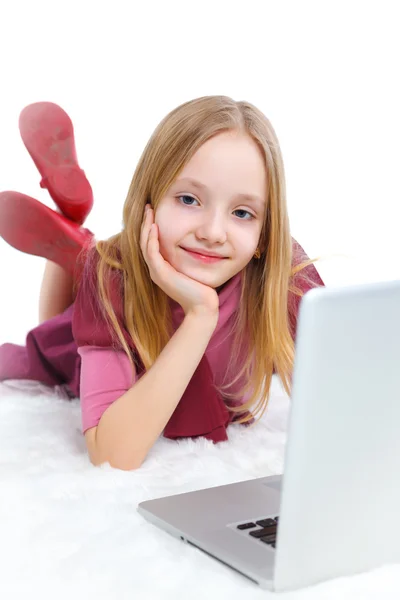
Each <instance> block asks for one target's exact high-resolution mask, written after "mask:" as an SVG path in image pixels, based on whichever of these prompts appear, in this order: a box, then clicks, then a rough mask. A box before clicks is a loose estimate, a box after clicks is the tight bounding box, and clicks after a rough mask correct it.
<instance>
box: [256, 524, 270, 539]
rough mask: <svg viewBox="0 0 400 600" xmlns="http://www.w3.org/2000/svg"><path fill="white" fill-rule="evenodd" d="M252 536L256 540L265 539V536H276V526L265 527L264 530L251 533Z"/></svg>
mask: <svg viewBox="0 0 400 600" xmlns="http://www.w3.org/2000/svg"><path fill="white" fill-rule="evenodd" d="M249 533H250V535H252V536H253V537H255V538H260V537H264V536H265V535H276V524H275V525H274V526H273V527H263V528H262V529H255V530H254V531H249Z"/></svg>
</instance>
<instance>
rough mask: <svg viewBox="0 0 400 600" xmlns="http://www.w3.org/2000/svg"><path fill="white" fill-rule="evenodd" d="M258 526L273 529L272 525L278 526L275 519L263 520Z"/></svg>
mask: <svg viewBox="0 0 400 600" xmlns="http://www.w3.org/2000/svg"><path fill="white" fill-rule="evenodd" d="M256 523H257V525H260V527H271V525H276V521H275V520H274V519H261V521H256Z"/></svg>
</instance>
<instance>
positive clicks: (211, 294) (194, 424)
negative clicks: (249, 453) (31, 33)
mask: <svg viewBox="0 0 400 600" xmlns="http://www.w3.org/2000/svg"><path fill="white" fill-rule="evenodd" d="M52 106H53V107H54V106H55V105H52ZM28 108H29V107H28ZM25 110H26V109H25ZM59 111H60V112H59V120H60V121H61V120H62V119H64V125H65V122H66V119H68V117H67V116H66V115H65V113H63V111H61V109H59ZM44 112H46V111H44ZM56 120H57V119H55V120H54V122H56ZM65 127H67V129H68V127H69V129H68V135H69V138H68V139H69V142H68V144H69V150H68V152H67V153H65V152H64V154H66V155H68V156H71V155H72V156H73V161H72V162H73V168H74V169H76V173H79V176H78V175H76V178H77V179H79V178H80V177H84V176H83V173H82V172H81V171H80V170H79V167H78V165H77V160H76V154H75V147H74V143H73V133H72V125H71V124H70V123H69V124H68V123H67V124H66V125H65ZM46 128H47V129H46ZM49 128H50V129H51V126H49V125H48V123H47V122H46V123H45V122H44V121H43V119H42V121H41V122H40V123H39V124H37V127H36V131H42V132H43V131H44V129H46V132H47V133H46V139H49V138H50V137H51V135H50V133H49V131H48V130H49ZM59 130H60V127H58V129H57V131H59ZM38 135H39V134H38ZM43 135H44V134H43ZM52 135H53V137H54V136H56V134H55V133H54V131H53V133H52ZM64 137H65V136H64ZM23 139H24V136H23ZM24 141H25V139H24ZM64 141H65V140H64ZM54 147H55V145H54V144H53V145H52V148H53V150H54ZM28 149H29V148H28ZM31 154H32V152H31ZM33 154H34V151H33ZM43 154H44V150H42V155H43ZM56 154H57V152H56ZM61 155H62V153H61V154H60V153H58V155H57V157H56V158H54V156H53V158H52V159H50V158H49V157H47V160H45V159H43V158H42V160H41V161H39V160H38V159H37V158H36V161H35V162H36V164H41V165H42V171H41V172H42V175H43V171H46V169H47V170H49V169H56V170H57V169H60V168H64V167H62V164H61V163H62V161H63V159H62V158H60V156H61ZM34 160H35V158H34ZM43 165H44V166H43ZM60 165H61V166H60ZM58 179H59V181H64V182H65V179H63V178H62V177H59V178H58ZM60 185H61V184H60ZM63 185H65V183H64V184H63ZM83 189H85V188H84V187H83ZM13 194H14V195H13ZM70 195H71V194H70ZM61 196H62V195H60V194H58V189H57V186H55V187H53V193H52V197H53V199H54V200H55V202H56V204H57V205H58V207H59V208H60V210H61V212H63V213H64V215H66V214H67V215H68V217H69V218H68V219H67V218H66V217H65V216H63V215H61V214H58V213H55V212H54V211H51V210H50V209H49V208H47V207H44V206H43V205H41V204H40V203H38V202H36V201H35V200H33V199H31V198H28V197H26V196H22V195H21V194H16V193H11V192H7V193H3V195H2V196H1V197H0V222H3V226H2V228H1V229H0V234H1V235H2V236H3V237H4V239H6V240H7V241H8V242H9V243H10V244H12V245H13V246H14V247H16V248H18V249H19V250H22V251H25V252H29V253H32V254H39V255H41V256H44V257H45V258H47V259H50V260H51V261H53V262H52V263H49V264H48V270H47V272H46V273H45V281H44V283H43V286H45V287H46V290H47V293H48V294H50V296H51V297H53V296H52V292H51V291H50V290H53V292H54V290H55V289H56V288H59V287H60V285H61V287H62V285H63V284H64V285H65V281H68V282H70V283H69V288H68V285H67V291H68V294H67V295H66V298H67V300H66V305H65V306H64V307H63V308H62V309H61V310H60V308H59V307H58V309H57V311H55V310H54V311H53V312H55V313H56V315H55V316H53V315H52V310H53V308H52V306H48V307H47V308H48V311H49V316H51V317H52V318H49V319H47V320H43V322H42V323H41V324H40V325H39V326H38V327H36V328H35V329H33V330H32V331H31V332H29V334H28V336H27V343H26V346H24V347H22V346H16V345H14V344H4V345H3V346H1V347H0V380H5V379H11V378H14V379H15V378H25V379H36V380H39V381H42V382H43V383H46V384H48V385H62V386H63V387H64V388H65V390H66V391H67V392H68V394H69V396H79V397H80V400H81V407H82V425H83V427H82V428H83V433H84V434H85V439H86V444H87V448H88V453H89V457H90V460H91V462H92V463H93V464H94V465H99V464H101V463H103V462H106V461H107V462H109V463H110V464H111V465H112V466H114V467H117V468H120V469H127V470H130V469H135V468H138V467H140V465H141V464H142V463H143V461H144V460H145V458H146V456H147V454H148V452H149V450H150V449H151V447H152V446H153V444H154V443H155V441H156V440H157V438H158V437H159V435H160V434H161V433H162V432H163V434H164V436H166V437H168V438H171V439H176V438H179V437H196V436H204V437H206V438H207V439H210V440H213V441H214V442H219V441H222V440H226V439H227V433H226V428H227V426H228V425H229V423H231V422H232V421H235V422H239V423H247V424H248V423H250V422H252V421H253V422H254V418H253V415H257V416H258V417H261V416H262V414H263V413H264V411H265V409H266V407H267V403H268V399H269V388H270V384H271V378H272V375H273V374H274V373H277V375H278V376H279V378H280V380H281V381H282V384H283V386H284V388H285V390H286V392H287V393H288V394H290V390H291V377H292V370H293V361H294V340H295V333H296V322H297V313H298V308H299V303H300V299H301V296H302V294H304V293H305V292H306V291H308V290H309V289H310V288H311V287H315V286H322V285H323V282H322V280H321V278H320V277H319V275H318V273H317V271H316V269H315V267H314V266H313V265H312V264H311V263H312V262H313V261H310V260H309V259H308V258H307V257H306V255H305V253H304V251H303V249H302V248H301V246H300V245H299V244H298V243H297V242H296V241H295V240H294V239H293V238H292V237H291V235H290V227H289V219H288V212H287V205H286V191H285V177H284V166H283V160H282V155H281V151H280V147H279V143H278V140H277V137H276V134H275V131H274V129H273V128H272V126H271V124H270V122H269V120H268V119H267V118H266V117H265V116H264V115H263V114H262V113H261V112H260V111H259V110H258V109H257V108H256V107H254V106H253V105H252V104H250V103H247V102H236V101H234V100H232V99H230V98H228V97H225V96H209V97H202V98H198V99H195V100H192V101H190V102H186V103H185V104H183V105H181V106H179V107H178V108H176V109H175V110H173V111H172V112H171V113H169V114H168V115H167V116H166V117H165V118H164V119H163V120H162V122H161V123H160V124H159V125H158V127H157V128H156V130H155V131H154V133H153V135H152V137H151V138H150V140H149V142H148V144H147V146H146V148H145V150H144V152H143V154H142V157H141V158H140V160H139V164H138V166H137V168H136V171H135V173H134V176H133V179H132V183H131V185H130V188H129V191H128V195H127V198H126V201H125V204H124V207H123V228H122V231H121V232H120V233H117V234H116V235H114V236H112V237H111V238H109V239H108V240H103V241H97V242H96V241H95V240H94V238H93V237H92V234H91V232H90V231H88V230H87V229H84V228H82V227H81V225H82V223H83V221H84V218H85V216H86V214H87V213H85V211H87V212H88V211H89V210H90V208H91V201H90V194H88V192H87V188H86V192H85V193H83V192H82V193H81V196H80V197H79V194H75V197H74V198H72V199H71V198H68V194H65V193H64V195H63V196H62V197H61ZM17 199H18V207H17V203H16V201H17ZM71 207H75V210H76V215H78V218H77V217H76V216H75V217H74V216H73V214H72V213H73V211H71ZM77 207H78V208H77ZM28 209H29V210H28ZM29 211H30V216H29V219H30V226H29V227H28V223H27V222H26V214H27V213H28V212H29ZM32 220H34V221H35V224H36V225H35V227H32ZM28 230H29V231H28ZM78 255H79V256H78ZM78 258H79V260H78ZM54 263H57V264H56V265H55V264H54ZM50 268H51V269H52V271H50ZM55 269H57V270H56V271H55ZM61 282H63V284H62V283H61ZM42 289H43V287H42ZM250 409H251V410H252V413H251V412H249V410H250Z"/></svg>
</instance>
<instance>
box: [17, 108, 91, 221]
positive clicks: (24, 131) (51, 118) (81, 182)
mask: <svg viewBox="0 0 400 600" xmlns="http://www.w3.org/2000/svg"><path fill="white" fill-rule="evenodd" d="M19 130H20V133H21V137H22V140H23V142H24V144H25V146H26V148H27V150H28V152H29V154H30V155H31V157H32V159H33V162H34V163H35V165H36V167H37V169H38V170H39V172H40V174H41V176H42V180H41V182H40V187H42V188H46V189H47V190H48V192H49V194H50V196H51V197H52V199H53V200H54V202H55V203H56V204H57V206H58V207H59V209H60V210H61V212H62V213H63V214H64V216H66V217H68V219H71V220H72V221H75V222H77V223H79V224H80V225H81V224H82V223H83V222H84V221H85V219H86V217H87V216H88V214H89V213H90V211H91V209H92V206H93V192H92V188H91V186H90V183H89V182H88V180H87V179H86V176H85V173H84V171H83V170H82V169H81V168H80V166H79V164H78V159H77V154H76V149H75V140H74V128H73V125H72V121H71V119H70V118H69V116H68V115H67V113H66V112H65V111H64V110H63V109H62V108H61V107H60V106H58V105H57V104H54V103H53V102H35V103H34V104H29V105H28V106H26V107H25V108H24V109H23V110H22V112H21V114H20V117H19Z"/></svg>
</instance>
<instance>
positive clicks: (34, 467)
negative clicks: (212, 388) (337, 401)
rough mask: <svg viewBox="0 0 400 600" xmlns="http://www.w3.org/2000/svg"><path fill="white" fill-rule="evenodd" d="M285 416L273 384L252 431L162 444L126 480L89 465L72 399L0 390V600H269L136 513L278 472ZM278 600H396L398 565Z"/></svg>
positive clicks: (46, 391) (41, 389) (18, 385)
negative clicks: (155, 502)
mask: <svg viewBox="0 0 400 600" xmlns="http://www.w3.org/2000/svg"><path fill="white" fill-rule="evenodd" d="M288 407H289V401H288V398H287V397H286V395H285V393H284V392H283V390H282V388H281V386H280V384H279V382H278V380H277V379H274V382H273V386H272V399H271V403H270V406H269V409H268V411H267V413H266V414H265V416H264V418H263V419H262V421H261V422H260V423H259V424H257V425H256V426H255V427H254V428H245V427H240V426H238V425H236V426H231V427H230V429H229V441H228V442H226V443H222V444H218V445H213V444H212V443H211V442H208V441H206V440H198V441H192V440H184V441H182V442H174V441H170V440H166V439H164V438H162V439H160V440H159V441H158V442H157V444H156V445H155V446H154V448H153V450H152V452H151V454H150V455H149V457H148V459H147V460H146V462H145V464H144V465H143V466H142V467H141V469H139V470H137V471H131V472H125V471H119V470H117V469H112V468H111V467H110V466H109V465H103V466H102V467H93V466H92V465H91V464H90V462H89V459H88V457H87V454H86V450H85V444H84V438H83V436H82V434H81V431H80V407H79V401H78V400H72V401H67V400H65V399H63V398H62V397H61V395H60V392H59V390H57V389H55V390H53V389H50V388H48V387H46V386H43V385H41V384H38V383H35V382H28V381H24V382H21V381H19V382H17V381H8V382H5V383H3V384H0V598H1V599H4V600H13V599H14V598H18V599H20V598H21V599H25V598H26V599H28V598H32V597H33V598H36V597H37V598H40V599H41V600H47V599H51V600H60V599H64V598H68V600H71V599H79V600H80V599H82V600H91V599H96V600H99V599H103V598H107V599H109V600H120V599H125V598H126V599H128V598H129V599H130V600H132V599H139V600H142V599H143V600H147V599H150V598H151V599H152V600H153V599H158V598H160V599H166V600H169V599H171V600H172V599H174V600H178V599H181V598H182V599H183V598H190V599H192V598H193V599H197V598H199V599H200V598H201V599H204V598H207V599H210V600H213V599H214V598H215V599H218V600H224V599H227V600H228V599H229V600H232V599H236V598H241V599H243V598H245V599H246V600H251V599H252V598H265V597H269V598H273V597H276V595H272V594H271V593H270V592H265V591H263V590H261V589H259V588H258V587H257V586H256V585H255V584H253V583H251V582H250V581H248V580H247V579H246V578H244V577H241V576H240V575H239V574H237V573H235V572H234V571H231V570H230V569H229V568H228V567H226V566H224V565H222V564H220V563H218V562H217V561H215V560H213V559H211V558H209V557H208V556H206V555H204V554H203V553H201V552H200V551H198V550H196V549H194V548H192V547H190V546H188V545H186V544H184V543H182V542H180V541H178V540H176V539H174V538H173V537H172V536H169V535H168V534H167V533H165V532H163V531H161V530H159V529H158V528H156V527H154V526H153V525H151V524H150V523H148V522H147V521H145V520H144V519H143V518H142V517H141V516H140V515H139V514H138V513H137V511H136V507H137V504H138V503H139V502H141V501H143V500H147V499H150V498H156V497H159V496H163V495H168V494H172V493H180V492H184V491H189V490H195V489H200V488H203V487H208V486H215V485H218V484H224V483H231V482H235V481H240V480H244V479H249V478H252V477H261V476H263V475H269V474H275V473H281V472H282V470H283V451H284V444H285V440H286V434H285V429H286V423H287V416H288ZM399 542H400V541H399ZM344 543H345V540H344ZM279 596H280V597H285V598H288V599H290V600H317V599H318V600H322V599H329V600H330V599H332V600H333V599H335V600H339V599H340V600H343V599H352V600H353V599H355V598H357V599H360V598H365V599H372V598H379V599H380V600H381V599H386V598H390V599H392V598H393V599H395V598H396V599H397V600H398V599H399V598H400V565H399V566H397V565H394V566H387V567H382V568H380V569H376V570H374V571H371V572H369V573H365V574H361V575H357V576H353V577H346V578H341V579H337V580H333V581H329V582H326V583H323V584H319V585H317V586H314V587H310V588H308V589H304V590H300V591H298V592H291V593H288V594H280V595H279Z"/></svg>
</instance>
